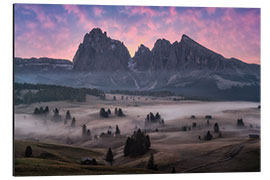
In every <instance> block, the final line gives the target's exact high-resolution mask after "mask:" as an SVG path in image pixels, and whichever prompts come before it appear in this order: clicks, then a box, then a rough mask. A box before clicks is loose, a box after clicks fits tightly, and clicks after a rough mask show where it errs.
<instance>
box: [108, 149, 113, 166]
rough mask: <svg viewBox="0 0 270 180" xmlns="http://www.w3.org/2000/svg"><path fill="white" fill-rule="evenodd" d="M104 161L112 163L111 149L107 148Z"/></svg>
mask: <svg viewBox="0 0 270 180" xmlns="http://www.w3.org/2000/svg"><path fill="white" fill-rule="evenodd" d="M106 161H108V162H110V163H112V162H113V153H112V149H111V148H109V150H108V152H107V155H106Z"/></svg>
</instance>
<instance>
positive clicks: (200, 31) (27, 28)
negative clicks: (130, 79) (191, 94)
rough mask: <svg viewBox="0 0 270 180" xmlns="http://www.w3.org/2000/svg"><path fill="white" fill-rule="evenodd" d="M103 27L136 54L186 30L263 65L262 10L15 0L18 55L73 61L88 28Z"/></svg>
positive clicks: (228, 54)
mask: <svg viewBox="0 0 270 180" xmlns="http://www.w3.org/2000/svg"><path fill="white" fill-rule="evenodd" d="M96 27H99V28H101V29H102V30H103V31H106V32H107V35H108V36H109V37H111V38H112V39H117V40H120V41H122V42H123V43H124V44H125V46H126V47H127V48H128V50H129V52H130V55H131V56H133V55H134V53H135V52H136V50H137V49H138V47H139V46H140V44H144V45H145V46H147V47H148V48H150V50H151V49H152V48H153V46H154V44H155V42H156V40H157V39H160V38H165V39H167V40H169V41H170V42H171V43H173V42H175V41H178V42H179V41H180V40H181V37H182V35H183V34H186V35H187V36H189V37H190V38H192V39H193V40H195V41H196V42H198V43H200V44H202V45H203V46H205V47H207V48H209V49H211V50H213V51H215V52H217V53H219V54H222V55H223V56H224V57H226V58H231V57H234V58H237V59H240V60H242V61H244V62H247V63H256V64H260V9H258V8H213V7H211V8H204V7H159V6H97V5H42V4H15V7H14V47H15V57H22V58H29V57H50V58H60V59H68V60H72V59H73V57H74V55H75V53H76V51H77V49H78V46H79V44H80V43H81V42H82V41H83V37H84V35H85V34H86V33H89V32H90V31H91V29H93V28H96Z"/></svg>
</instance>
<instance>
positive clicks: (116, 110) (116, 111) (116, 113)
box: [114, 108, 118, 116]
mask: <svg viewBox="0 0 270 180" xmlns="http://www.w3.org/2000/svg"><path fill="white" fill-rule="evenodd" d="M114 115H116V116H117V115H118V109H117V108H115V109H114Z"/></svg>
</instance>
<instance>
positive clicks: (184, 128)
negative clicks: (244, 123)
mask: <svg viewBox="0 0 270 180" xmlns="http://www.w3.org/2000/svg"><path fill="white" fill-rule="evenodd" d="M181 130H182V131H191V127H190V126H182V128H181Z"/></svg>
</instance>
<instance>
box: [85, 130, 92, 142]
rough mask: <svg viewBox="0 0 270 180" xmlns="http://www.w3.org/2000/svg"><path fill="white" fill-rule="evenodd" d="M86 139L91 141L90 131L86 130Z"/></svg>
mask: <svg viewBox="0 0 270 180" xmlns="http://www.w3.org/2000/svg"><path fill="white" fill-rule="evenodd" d="M86 137H87V139H88V140H91V139H92V135H91V131H90V129H88V130H87V132H86Z"/></svg>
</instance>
